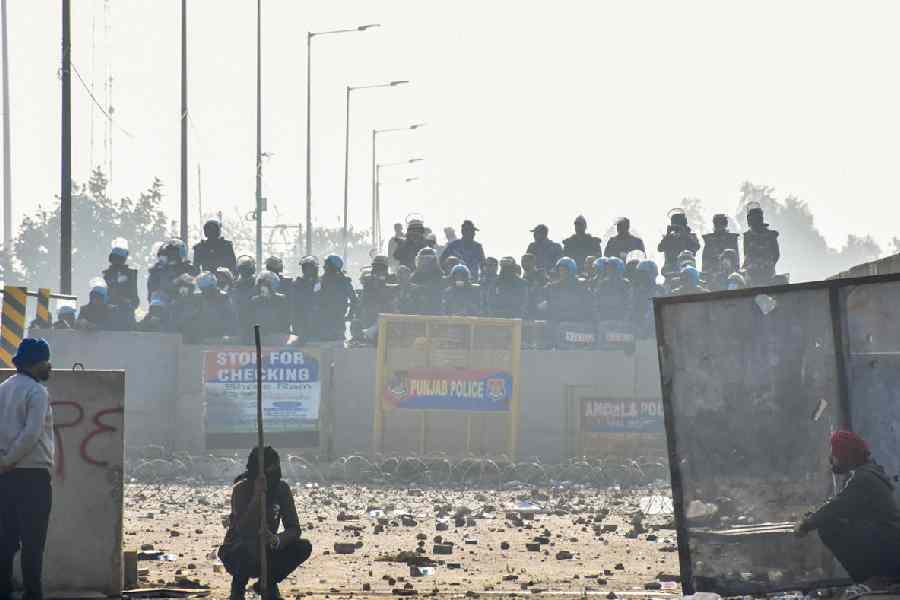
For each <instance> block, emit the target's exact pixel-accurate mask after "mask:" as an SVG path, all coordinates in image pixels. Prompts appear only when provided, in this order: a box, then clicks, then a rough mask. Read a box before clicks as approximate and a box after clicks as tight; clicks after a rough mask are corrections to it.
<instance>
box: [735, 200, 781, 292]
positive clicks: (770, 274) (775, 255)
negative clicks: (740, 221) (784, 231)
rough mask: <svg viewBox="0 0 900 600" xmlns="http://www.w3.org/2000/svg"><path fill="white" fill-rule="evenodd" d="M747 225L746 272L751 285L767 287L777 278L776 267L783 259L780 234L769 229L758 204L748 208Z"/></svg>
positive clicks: (745, 237) (754, 203)
mask: <svg viewBox="0 0 900 600" xmlns="http://www.w3.org/2000/svg"><path fill="white" fill-rule="evenodd" d="M747 225H749V226H750V229H748V230H747V231H745V232H744V270H745V271H746V272H747V275H748V276H749V278H750V285H752V286H759V285H767V284H769V283H771V282H772V279H773V278H774V277H775V265H776V264H777V263H778V259H779V258H781V249H780V248H779V245H778V232H777V231H775V230H774V229H769V224H768V223H766V222H765V216H764V215H763V209H762V207H760V205H759V204H758V203H756V202H751V203H750V204H749V205H748V206H747Z"/></svg>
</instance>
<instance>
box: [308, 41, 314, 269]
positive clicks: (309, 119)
mask: <svg viewBox="0 0 900 600" xmlns="http://www.w3.org/2000/svg"><path fill="white" fill-rule="evenodd" d="M312 39H313V34H312V33H310V32H307V33H306V255H307V256H309V255H311V254H312V238H313V227H312V167H311V164H312V160H311V156H312V150H311V147H312V134H311V132H310V127H311V126H312V125H311V123H312V117H311V111H312V108H311V107H312Z"/></svg>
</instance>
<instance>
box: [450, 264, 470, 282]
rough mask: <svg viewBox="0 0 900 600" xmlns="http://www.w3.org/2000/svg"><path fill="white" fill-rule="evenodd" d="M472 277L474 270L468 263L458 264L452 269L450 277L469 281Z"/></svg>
mask: <svg viewBox="0 0 900 600" xmlns="http://www.w3.org/2000/svg"><path fill="white" fill-rule="evenodd" d="M471 278H472V272H471V271H470V270H469V267H467V266H466V265H456V266H455V267H453V268H452V269H451V270H450V279H453V280H458V279H461V280H463V281H469V280H470V279H471Z"/></svg>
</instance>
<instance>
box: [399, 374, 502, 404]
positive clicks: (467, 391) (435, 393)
mask: <svg viewBox="0 0 900 600" xmlns="http://www.w3.org/2000/svg"><path fill="white" fill-rule="evenodd" d="M512 381H513V378H512V374H510V373H509V372H506V371H502V370H494V369H446V368H418V369H409V370H405V371H395V372H394V374H393V377H391V378H390V380H389V381H388V382H387V386H386V389H385V390H384V402H385V408H388V409H391V408H405V409H410V410H464V411H472V412H508V411H509V410H510V401H511V400H512Z"/></svg>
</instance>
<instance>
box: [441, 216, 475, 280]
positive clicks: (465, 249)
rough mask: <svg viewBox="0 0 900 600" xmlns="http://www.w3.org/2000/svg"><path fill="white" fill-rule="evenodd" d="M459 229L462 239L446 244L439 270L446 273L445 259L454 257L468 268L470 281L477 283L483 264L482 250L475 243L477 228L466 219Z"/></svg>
mask: <svg viewBox="0 0 900 600" xmlns="http://www.w3.org/2000/svg"><path fill="white" fill-rule="evenodd" d="M460 229H461V231H462V238H461V239H458V240H454V241H452V242H450V243H449V244H447V247H446V248H445V249H444V252H443V254H441V255H440V257H441V268H442V269H444V270H445V271H446V270H447V266H446V263H447V259H448V258H450V257H451V256H455V257H457V258H459V260H460V261H461V262H462V264H464V265H466V266H467V267H468V268H469V273H470V274H471V277H472V279H474V280H476V281H477V280H478V279H480V278H481V267H482V265H483V264H484V248H483V247H482V246H481V244H480V243H478V242H476V241H475V232H476V231H478V228H477V227H475V223H473V222H472V221H470V220H468V219H466V220H465V221H463V223H462V227H461V228H460Z"/></svg>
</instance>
